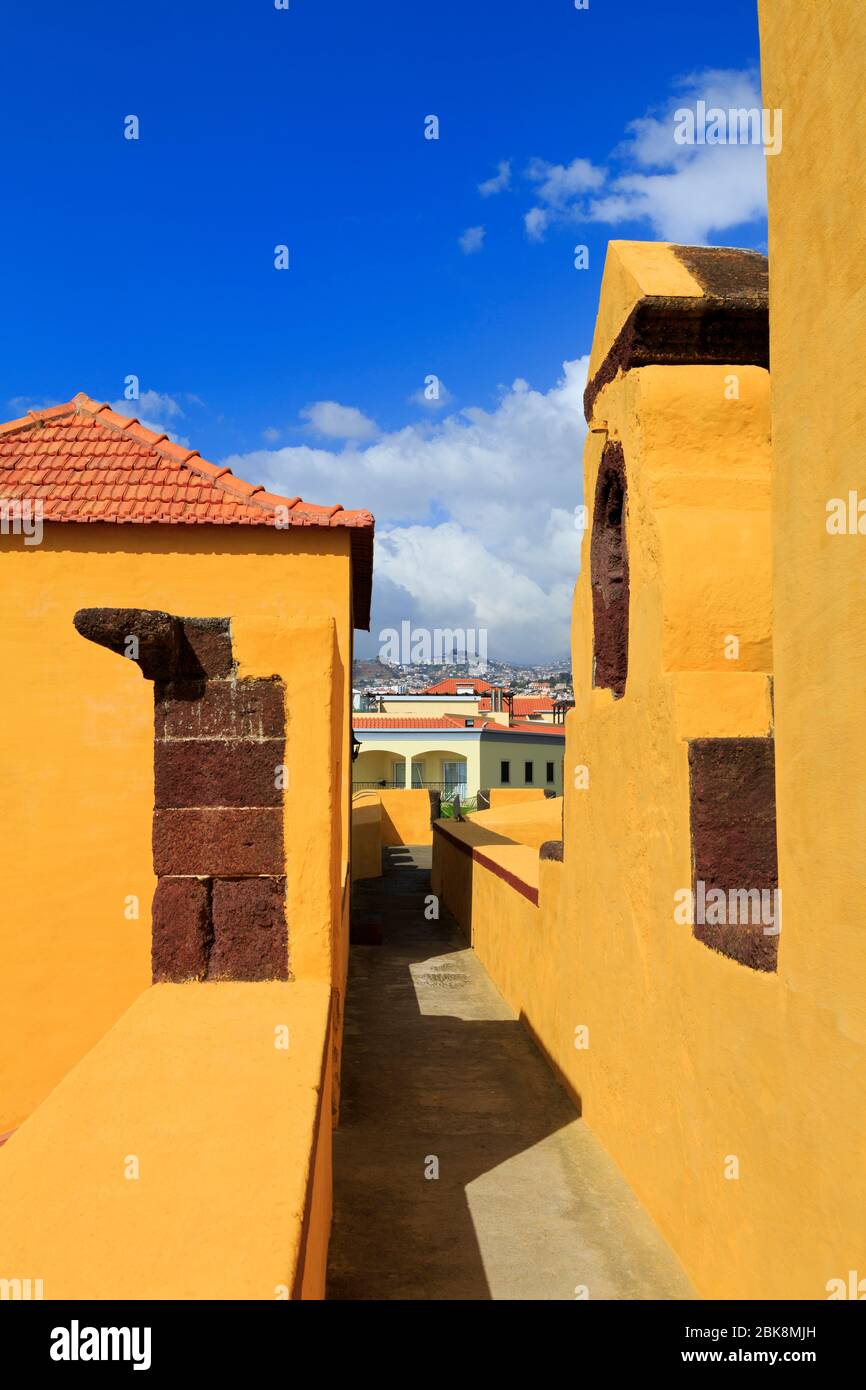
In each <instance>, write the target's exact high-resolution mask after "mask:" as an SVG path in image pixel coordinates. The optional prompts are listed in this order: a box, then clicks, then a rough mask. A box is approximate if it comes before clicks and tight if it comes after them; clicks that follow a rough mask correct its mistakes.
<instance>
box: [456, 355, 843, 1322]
mask: <svg viewBox="0 0 866 1390" xmlns="http://www.w3.org/2000/svg"><path fill="white" fill-rule="evenodd" d="M731 371H735V372H736V374H737V375H738V377H739V381H740V397H739V400H737V401H732V400H728V399H726V398H725V393H724V379H725V377H726V376H728V375H729V374H730V372H731ZM594 425H595V428H594V430H593V432H592V433H591V434H590V436H589V439H588V443H587V448H586V462H585V491H584V495H585V497H586V498H587V499H589V502H590V504H591V501H592V499H593V497H594V492H595V478H596V471H597V468H598V464H599V461H600V457H601V451H602V447H603V443H604V438H605V433H604V428H603V427H604V426H606V429H607V433H608V435H609V436H610V437H612V438H618V439H619V440H621V442H622V444H623V448H624V454H625V464H626V471H627V477H628V510H627V546H628V554H629V564H630V578H631V604H630V619H631V621H630V650H629V672H628V683H627V687H626V693H625V696H624V698H623V699H621V700H614V698H613V696H612V694H611V693H610V692H608V691H604V690H599V689H594V688H593V687H592V684H591V670H592V665H591V663H592V615H591V602H590V591H589V555H588V544H589V531H588V532H587V536H586V538H585V544H584V555H583V567H582V572H581V577H580V580H579V582H578V586H577V590H576V594H575V609H574V625H573V669H574V674H575V690H576V708H575V710H574V711H573V712H571V713H570V714H569V716H568V719H567V724H566V730H567V756H566V760H565V765H566V794H565V845H566V853H565V862H564V863H563V864H562V865H559V864H541V865H540V908H539V910H538V913H537V917H538V926H537V928H536V929H534V930H530V929H529V928H528V927H527V925H526V924H525V923H524V922H523V918H525V917H526V915H527V909H526V907H525V906H524V901H523V900H522V899H521V900H519V901H518V899H519V897H520V895H518V894H516V893H514V890H513V889H512V890H511V891H512V893H513V897H514V900H513V901H512V902H511V903H510V905H509V904H508V902H507V898H506V896H505V894H506V890H507V885H505V884H503V883H502V882H501V880H497V881H496V882H495V883H494V882H492V881H490V882H488V881H487V880H490V879H492V875H490V874H489V873H486V874H485V873H484V871H482V870H479V869H477V868H475V869H474V870H473V890H472V904H471V907H472V931H473V939H474V941H475V944H476V949H477V950H478V952H479V955H480V956H481V958H482V960H483V961H484V963H485V965H486V966H487V968H488V969H489V970H490V972H491V974H492V976H493V978H494V979H495V980H496V981H497V983H498V984H499V985H500V987H501V988H502V989H503V992H504V993H505V994H506V997H507V998H508V999H509V1002H510V1003H511V1004H512V1006H513V1007H514V1008H515V1009H517V1010H518V1011H520V1012H521V1013H522V1014H523V1015H524V1017H525V1019H526V1022H527V1024H528V1026H529V1027H530V1028H531V1029H532V1031H533V1032H534V1033H535V1035H536V1036H537V1037H538V1038H539V1040H540V1042H541V1044H542V1046H543V1047H544V1049H545V1051H546V1052H547V1053H548V1054H549V1056H550V1057H551V1059H552V1060H553V1062H554V1064H555V1066H556V1067H557V1069H558V1070H559V1072H560V1074H561V1075H562V1076H563V1077H564V1079H565V1080H566V1082H567V1084H568V1086H569V1088H570V1090H571V1091H572V1092H573V1094H574V1095H575V1096H576V1097H578V1098H579V1100H580V1103H581V1104H582V1108H583V1113H584V1116H585V1118H586V1119H587V1121H588V1123H589V1124H590V1125H591V1127H592V1128H593V1129H594V1130H595V1132H596V1133H597V1134H598V1136H599V1137H600V1138H601V1140H602V1142H603V1143H604V1144H605V1146H606V1147H607V1148H608V1150H609V1152H610V1153H611V1154H612V1156H613V1157H614V1159H615V1160H616V1162H617V1163H618V1165H619V1166H620V1168H621V1169H622V1171H623V1172H624V1173H625V1175H626V1177H627V1178H628V1180H629V1181H630V1183H631V1184H632V1186H633V1187H634V1189H635V1191H636V1193H637V1195H638V1196H639V1198H640V1199H641V1200H642V1202H643V1203H644V1205H645V1206H646V1207H647V1209H648V1210H649V1212H650V1213H651V1215H652V1216H653V1217H654V1219H655V1220H656V1221H657V1223H658V1224H659V1226H660V1228H661V1229H662V1231H663V1232H664V1234H665V1235H666V1236H667V1238H668V1239H669V1240H670V1241H671V1244H672V1245H673V1247H674V1249H675V1250H676V1252H677V1254H678V1255H679V1257H680V1258H681V1260H682V1261H683V1263H684V1265H685V1267H686V1269H687V1270H688V1272H689V1274H690V1275H691V1277H692V1279H693V1280H694V1282H695V1284H696V1285H697V1287H698V1289H699V1290H700V1291H701V1293H703V1294H704V1295H705V1296H708V1297H723V1298H738V1297H745V1298H771V1297H779V1298H796V1297H803V1298H823V1297H826V1291H825V1286H826V1282H827V1280H828V1279H830V1278H832V1277H835V1276H837V1275H844V1273H845V1270H847V1269H848V1268H850V1267H853V1265H854V1263H855V1260H854V1251H855V1250H857V1249H859V1248H861V1247H862V1245H863V1236H864V1234H866V1232H864V1227H863V1221H864V1218H863V1210H864V1203H863V1202H862V1197H861V1194H860V1192H859V1189H861V1187H862V1182H863V1180H862V1178H861V1176H860V1173H861V1172H862V1155H863V1151H864V1149H863V1141H862V1129H861V1121H860V1119H859V1118H857V1117H858V1116H862V1114H863V1113H864V1109H866V1107H864V1105H863V1104H862V1100H863V1092H862V1086H863V1059H862V1047H861V1045H860V1043H859V1042H857V1040H856V1032H857V1028H858V1018H862V1015H861V1014H860V1013H859V1011H855V1010H854V1008H853V1006H852V1007H851V1008H849V1009H848V1011H847V1013H846V1015H845V1024H846V1025H847V1035H846V1034H845V1033H843V1030H842V1025H841V1019H840V1021H839V1023H838V1024H837V1023H836V1022H835V1019H834V1015H833V1013H832V1012H830V1011H829V1009H828V1007H827V1006H828V999H827V995H826V990H825V989H824V986H825V983H826V980H827V967H828V960H832V958H833V956H834V955H835V954H836V950H837V944H836V938H835V936H833V937H832V939H831V941H830V942H828V936H827V934H826V933H820V934H819V933H817V932H816V929H815V928H816V921H817V920H818V919H821V918H822V913H821V911H820V909H817V908H816V905H815V902H814V899H812V900H811V902H810V912H809V921H808V928H805V927H804V928H803V929H801V931H800V932H799V933H797V935H796V936H795V932H796V922H795V924H794V926H793V927H792V924H791V921H790V914H789V911H788V905H787V898H785V899H784V900H785V908H784V912H783V921H784V926H783V932H782V941H781V947H780V959H779V970H778V973H776V974H761V973H758V972H755V971H751V970H748V969H746V968H745V967H743V966H741V965H739V964H737V963H735V962H733V961H731V960H728V959H726V958H725V957H723V956H721V955H718V954H717V953H715V952H713V951H711V950H709V949H708V948H707V947H706V946H704V945H703V944H702V943H700V942H698V941H697V940H695V939H694V938H693V936H692V934H691V930H690V928H688V927H684V926H679V925H677V924H676V923H675V921H674V916H673V909H674V903H675V897H674V895H675V893H676V892H677V890H678V889H681V888H683V887H688V886H689V884H690V880H691V865H690V832H689V808H688V763H687V741H688V740H689V739H691V738H698V737H709V736H720V735H736V734H740V735H766V734H767V733H768V732H769V730H770V728H771V717H772V714H771V702H770V691H769V679H768V678H769V675H770V673H771V670H772V666H771V662H772V655H771V648H772V638H771V571H770V556H771V550H772V532H771V519H770V483H771V477H770V453H769V433H770V431H769V381H768V375H767V373H766V372H765V371H763V370H761V369H758V368H748V367H737V368H726V367H718V368H717V367H689V368H673V367H668V368H666V367H649V368H644V369H641V370H638V371H632V372H630V373H628V374H627V376H626V377H625V378H622V377H621V378H619V379H618V380H617V381H615V382H613V383H612V384H610V385H609V386H607V387H606V388H605V390H604V391H603V392H602V394H601V396H600V397H599V400H598V402H597V403H596V412H595V421H594ZM795 568H796V567H795ZM799 575H800V594H801V598H802V588H803V577H804V575H803V568H802V566H801V567H799ZM816 622H817V615H816ZM731 633H733V634H736V635H737V636H738V637H739V639H740V660H739V661H738V662H731V661H729V660H726V659H725V656H724V639H725V636H726V635H727V634H731ZM801 658H802V649H801ZM801 670H802V671H803V673H804V679H805V675H806V673H807V672H809V671H811V673H812V676H814V665H813V663H811V661H810V662H809V663H808V664H807V663H805V662H802V660H801ZM776 693H777V700H778V699H779V689H778V683H777V692H776ZM830 703H831V702H830V701H828V698H827V694H826V692H825V694H824V697H823V707H824V708H825V709H826V708H827V707H828V705H829V704H830ZM790 737H791V739H792V740H793V737H794V734H793V730H792V733H791V735H790ZM578 766H583V767H586V768H587V769H588V772H589V786H588V788H587V789H586V790H577V789H575V788H574V786H573V785H572V780H571V777H570V769H572V768H576V767H578ZM800 791H801V794H804V795H805V789H804V788H803V787H802V786H801V788H800ZM828 793H829V788H828ZM784 814H785V807H784V803H783V804H782V806H781V808H780V815H781V816H784ZM789 814H790V812H789ZM824 814H825V815H827V816H828V818H829V813H828V810H827V807H826V806H825V808H824ZM802 845H803V840H802V838H801V840H800V851H801V854H802ZM435 852H436V853H437V854H438V853H439V849H438V837H437V846H436V850H435ZM464 873H465V870H464ZM477 880H480V882H479V881H477ZM782 888H783V897H784V895H785V894H786V893H787V888H786V886H785V880H784V871H783V879H782ZM446 900H447V893H446ZM450 905H451V904H450V902H449V906H450ZM458 907H459V908H460V910H462V911H464V912H465V910H466V908H465V890H464V902H463V903H462V904H458ZM852 908H853V904H852ZM458 915H459V912H458ZM822 943H823V944H822ZM847 965H848V969H849V974H850V975H855V974H856V970H857V969H862V967H860V966H859V965H858V966H855V964H854V962H853V960H852V959H851V958H850V957H849V958H848V959H847ZM822 991H823V993H822ZM844 997H845V998H846V999H850V997H851V995H850V992H849V991H848V990H847V988H846V991H845V995H844ZM860 997H861V998H862V994H861V996H860ZM583 1027H585V1028H587V1029H588V1030H589V1031H588V1036H589V1044H590V1045H589V1047H588V1048H581V1049H578V1048H576V1047H575V1036H576V1035H575V1029H577V1028H583ZM855 1153H856V1154H857V1155H858V1157H857V1158H856V1159H855V1157H854V1155H855ZM842 1155H845V1157H844V1158H842V1157H841V1156H842ZM732 1156H733V1157H736V1159H737V1160H738V1162H739V1167H740V1177H739V1179H736V1180H732V1179H729V1178H726V1176H725V1173H726V1165H729V1164H730V1158H731V1157H732ZM729 1171H730V1167H729ZM840 1171H841V1172H842V1173H844V1179H843V1180H840V1176H839V1175H840ZM831 1175H833V1176H831Z"/></svg>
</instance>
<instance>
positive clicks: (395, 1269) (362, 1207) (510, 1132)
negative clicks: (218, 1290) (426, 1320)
mask: <svg viewBox="0 0 866 1390" xmlns="http://www.w3.org/2000/svg"><path fill="white" fill-rule="evenodd" d="M493 842H503V843H508V841H505V840H503V838H502V837H500V836H493V835H488V836H485V843H493ZM390 859H391V863H392V864H393V865H394V867H400V868H401V870H402V872H401V873H400V875H399V876H396V875H387V876H386V877H385V878H382V879H377V880H370V881H367V882H362V883H359V884H357V885H356V886H355V888H354V890H353V898H354V902H353V916H354V915H355V913H357V915H358V916H363V915H364V914H365V913H368V912H369V908H370V906H371V904H372V903H373V902H375V901H376V900H378V902H379V904H380V905H384V906H385V909H386V910H385V911H384V913H383V914H381V915H382V916H383V918H384V932H385V935H386V938H387V942H388V945H389V949H388V950H385V951H383V950H379V949H378V948H377V947H375V946H368V947H367V948H365V949H361V950H359V949H356V948H353V951H352V957H351V967H350V989H349V995H348V1004H347V1016H346V1032H347V1036H348V1037H350V1038H351V1046H350V1047H349V1049H348V1051H347V1054H346V1059H345V1065H344V1072H343V1097H342V1125H341V1129H340V1130H339V1131H338V1132H337V1134H336V1135H335V1137H334V1163H335V1173H334V1178H335V1182H334V1188H335V1205H334V1235H333V1237H332V1245H331V1255H330V1273H329V1281H328V1297H329V1298H330V1299H354V1298H363V1299H381V1298H395V1299H396V1298H401V1297H406V1298H421V1297H423V1298H429V1299H447V1298H450V1299H460V1298H467V1299H489V1298H491V1297H493V1294H492V1292H491V1289H490V1286H489V1283H488V1279H487V1275H486V1273H485V1267H484V1261H483V1259H482V1253H481V1249H480V1247H479V1243H478V1238H477V1233H476V1225H475V1221H474V1220H473V1215H472V1212H471V1211H470V1207H469V1202H468V1198H467V1192H466V1189H467V1187H469V1186H470V1185H471V1184H472V1183H473V1182H475V1181H476V1180H477V1179H479V1178H481V1177H482V1176H484V1175H485V1174H487V1175H491V1173H492V1170H495V1169H497V1168H499V1167H500V1165H502V1164H505V1163H506V1162H507V1161H508V1160H509V1159H512V1158H515V1157H516V1156H517V1155H519V1154H523V1153H525V1152H526V1150H528V1149H531V1148H532V1147H533V1146H534V1145H537V1144H539V1143H540V1142H541V1141H542V1140H544V1139H547V1138H548V1137H549V1136H551V1135H552V1134H555V1133H556V1132H557V1131H558V1130H560V1129H562V1128H563V1127H564V1126H566V1125H568V1124H570V1123H571V1122H572V1121H573V1120H574V1119H575V1118H576V1115H575V1110H574V1107H573V1106H572V1104H571V1103H570V1102H569V1100H568V1098H567V1096H566V1095H565V1094H564V1092H563V1090H562V1089H561V1088H560V1086H559V1085H558V1084H557V1082H556V1079H555V1078H554V1076H553V1074H552V1073H550V1072H548V1070H547V1068H546V1067H545V1066H544V1063H543V1062H541V1060H540V1058H539V1057H538V1055H537V1054H536V1052H535V1049H534V1047H533V1043H532V1041H531V1039H530V1037H529V1035H528V1034H527V1032H526V1031H525V1030H524V1029H523V1027H522V1026H521V1023H520V1022H519V1021H517V1020H515V1019H512V1018H508V1017H506V1018H502V1019H495V1018H494V1019H491V1018H464V1017H455V1016H452V1015H445V1014H434V1013H422V1012H421V1004H420V998H419V991H420V990H424V991H430V992H433V991H435V995H436V996H439V995H441V998H442V1002H443V1003H444V1004H447V1003H448V1001H449V998H450V997H452V992H453V991H454V990H455V988H460V989H461V1007H463V1006H464V1001H465V990H466V988H467V976H466V971H465V966H464V965H463V964H462V962H461V957H460V954H459V953H462V952H463V951H464V949H465V944H464V942H463V940H462V939H461V935H460V932H459V930H458V928H457V925H456V923H455V922H454V921H453V920H452V919H451V918H450V915H449V914H445V916H444V918H443V919H442V920H441V921H431V920H427V919H426V918H425V917H424V914H423V912H422V911H421V910H419V903H423V902H424V900H425V895H426V894H428V893H429V892H430V886H429V874H428V873H427V871H426V870H424V869H421V868H412V867H411V866H412V863H413V857H412V853H411V852H410V850H409V849H406V850H400V849H395V850H392V851H391V855H390ZM383 897H384V904H383ZM470 988H471V986H470ZM435 1002H438V998H437V999H436V1000H435V1001H434V1007H435ZM473 1002H474V1001H472V1000H471V999H470V1007H472V1003H473ZM486 1003H487V1001H486V999H485V1000H480V999H479V1008H478V1011H479V1012H480V1011H481V1007H482V1006H483V1005H484V1004H486ZM503 1011H504V1012H507V1011H506V1010H505V1009H504V1008H503ZM431 1158H436V1159H437V1160H438V1163H439V1177H438V1179H437V1180H435V1181H434V1180H428V1179H426V1178H425V1164H427V1163H429V1161H430V1159H431ZM372 1213H375V1216H373V1215H372ZM564 1296H566V1297H569V1296H573V1295H572V1294H571V1293H570V1292H569V1293H566V1294H565V1295H564Z"/></svg>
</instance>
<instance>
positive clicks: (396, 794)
mask: <svg viewBox="0 0 866 1390" xmlns="http://www.w3.org/2000/svg"><path fill="white" fill-rule="evenodd" d="M366 806H379V807H380V808H381V819H380V833H381V843H382V845H383V846H386V845H429V844H430V842H431V840H432V838H433V831H432V828H431V824H430V793H429V792H428V791H426V790H424V789H423V788H417V789H413V788H411V787H407V788H405V789H402V788H398V789H397V790H395V791H388V790H386V789H382V790H379V791H370V792H356V793H355V795H354V796H353V798H352V816H353V822H354V817H355V815H356V813H357V811H358V810H360V809H361V808H363V807H366Z"/></svg>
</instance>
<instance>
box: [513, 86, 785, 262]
mask: <svg viewBox="0 0 866 1390" xmlns="http://www.w3.org/2000/svg"><path fill="white" fill-rule="evenodd" d="M699 100H702V101H704V102H705V103H706V106H707V108H710V107H721V108H722V109H723V110H725V111H728V110H730V109H740V108H746V109H750V108H752V107H757V108H759V109H760V106H761V93H760V83H759V80H758V76H757V74H756V73H754V72H750V71H749V72H735V71H726V70H719V69H708V70H706V71H704V72H700V73H692V74H690V75H689V76H687V77H685V78H683V79H682V80H681V81H680V82H679V83H678V84H677V88H676V90H675V92H674V93H672V94H671V96H670V97H669V98H668V100H667V101H666V102H665V103H664V104H663V105H662V106H660V107H659V108H656V109H655V110H653V111H650V112H647V113H646V114H645V115H643V116H641V117H639V118H638V119H636V120H634V121H632V122H631V123H630V124H629V126H628V127H627V129H626V134H625V137H624V139H623V141H622V142H621V144H620V145H619V146H618V147H617V148H616V149H615V150H614V151H613V153H612V155H611V160H610V166H609V167H608V168H606V169H599V168H597V167H596V166H594V165H592V164H591V163H590V162H589V161H588V160H585V159H574V160H572V162H571V164H568V165H562V164H547V163H546V162H545V161H543V160H533V161H532V163H531V164H530V166H529V169H528V170H527V177H528V178H529V179H530V181H531V182H533V183H535V184H536V185H537V193H536V197H537V199H538V202H537V204H536V206H534V207H532V208H530V209H529V211H528V212H527V213H526V214H525V215H524V225H525V228H526V233H527V236H528V237H529V238H530V239H531V240H534V241H540V240H541V239H542V238H543V237H544V234H545V232H546V231H547V230H548V229H549V228H550V227H551V226H552V225H554V224H555V223H557V222H563V223H572V224H573V223H576V222H605V223H609V224H612V225H616V224H618V223H622V222H646V223H648V225H649V226H650V228H651V229H652V231H653V233H654V234H655V235H656V236H658V237H661V238H662V239H663V240H666V241H679V242H690V243H702V242H706V241H707V240H709V239H710V238H711V237H713V238H714V239H717V238H718V236H719V234H721V233H724V232H727V231H728V230H729V229H731V228H732V227H738V226H742V225H745V224H747V223H750V222H755V221H757V220H759V219H761V218H763V217H764V216H765V214H766V207H767V191H766V174H765V167H764V164H765V158H766V157H765V155H764V152H763V149H762V148H761V146H760V145H747V144H732V145H722V144H719V145H680V144H677V143H676V141H675V140H674V130H675V125H676V123H675V120H674V113H675V112H676V111H677V110H678V109H681V108H683V107H692V108H693V107H694V106H695V105H696V103H697V102H698V101H699Z"/></svg>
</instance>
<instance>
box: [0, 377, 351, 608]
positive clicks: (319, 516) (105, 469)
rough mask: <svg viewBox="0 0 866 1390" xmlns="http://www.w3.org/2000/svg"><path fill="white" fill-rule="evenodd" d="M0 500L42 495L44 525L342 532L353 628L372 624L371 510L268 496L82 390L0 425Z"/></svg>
mask: <svg viewBox="0 0 866 1390" xmlns="http://www.w3.org/2000/svg"><path fill="white" fill-rule="evenodd" d="M2 497H8V498H19V497H38V498H39V499H40V500H41V502H42V507H43V520H44V521H46V522H91V523H93V522H102V523H105V522H118V523H125V524H130V523H132V524H136V523H137V524H139V525H154V524H161V525H165V524H168V525H202V524H207V525H217V526H228V525H232V526H273V527H276V528H277V529H279V530H282V529H287V528H289V527H295V526H325V527H337V526H339V527H341V528H342V527H345V528H347V529H348V530H349V533H350V540H351V552H352V588H353V606H354V620H355V625H356V626H357V627H365V628H366V627H368V626H369V622H370V590H371V585H372V577H373V518H372V516H371V515H370V513H369V512H366V511H345V510H344V509H343V508H342V507H341V506H339V505H336V506H330V507H320V506H316V505H315V504H314V503H311V502H304V501H302V499H301V498H300V497H279V496H278V495H277V494H276V493H272V492H266V491H265V489H264V488H263V487H262V486H261V484H255V483H247V482H244V481H243V479H241V478H236V477H235V476H234V474H233V473H232V471H231V469H230V468H225V467H221V466H219V465H218V464H215V463H209V462H208V460H207V459H203V458H201V457H200V455H199V453H198V451H197V450H196V449H187V448H185V447H184V446H183V445H180V444H174V443H172V441H171V440H169V439H168V437H167V436H166V435H165V434H157V433H155V432H154V431H153V430H149V429H147V428H146V426H144V425H142V424H141V422H140V421H138V420H136V419H135V418H134V417H129V418H128V417H127V416H125V415H119V414H117V412H116V411H114V410H112V409H111V408H110V406H107V405H104V404H103V403H102V402H101V401H94V400H92V399H91V397H90V396H87V395H85V394H84V392H79V393H78V395H77V396H75V397H74V398H73V399H72V400H71V401H68V402H67V403H66V404H65V405H55V406H49V407H47V408H46V409H40V410H31V411H28V413H27V414H26V415H23V416H21V417H19V418H18V419H17V420H9V421H7V422H6V424H0V498H2Z"/></svg>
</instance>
